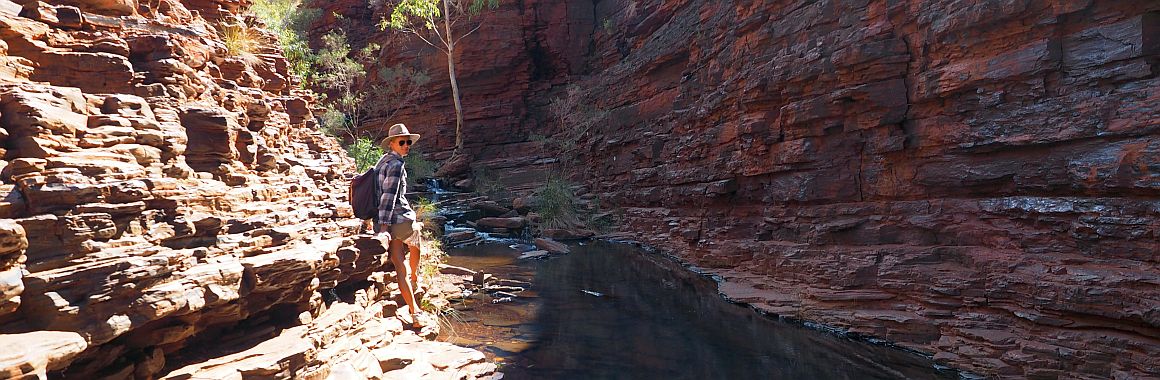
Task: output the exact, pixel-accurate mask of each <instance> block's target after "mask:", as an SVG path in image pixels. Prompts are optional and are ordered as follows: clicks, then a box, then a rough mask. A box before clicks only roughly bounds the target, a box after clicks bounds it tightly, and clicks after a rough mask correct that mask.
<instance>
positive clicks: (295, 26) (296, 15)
mask: <svg viewBox="0 0 1160 380" xmlns="http://www.w3.org/2000/svg"><path fill="white" fill-rule="evenodd" d="M250 10H251V11H253V12H254V14H255V15H257V16H258V19H259V20H262V22H263V23H265V24H266V28H267V29H268V30H270V31H271V32H273V33H274V35H275V36H277V37H278V43H279V45H281V46H282V53H283V54H284V55H285V56H286V61H287V62H288V63H289V65H290V72H291V73H293V74H294V75H295V76H296V77H298V78H300V79H301V82H300V83H301V84H302V85H307V84H309V83H310V82H311V81H312V80H313V77H314V74H315V70H314V67H313V62H314V52H313V51H312V50H311V49H310V45H309V44H308V43H307V39H306V29H307V27H308V26H309V25H310V23H311V22H313V21H314V20H315V19H317V18H318V16H319V15H321V14H322V11H321V10H319V9H315V8H307V7H303V6H302V0H255V1H254V3H253V5H252V6H250Z"/></svg>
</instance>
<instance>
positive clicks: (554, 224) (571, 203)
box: [536, 177, 583, 228]
mask: <svg viewBox="0 0 1160 380" xmlns="http://www.w3.org/2000/svg"><path fill="white" fill-rule="evenodd" d="M536 192H537V193H538V194H539V202H538V203H539V204H538V205H537V207H536V213H537V214H540V217H541V218H542V222H541V226H543V227H544V228H574V227H579V226H582V225H583V223H581V222H580V217H579V215H578V213H577V210H576V194H575V193H574V192H573V191H572V184H571V183H568V181H566V180H564V179H561V178H556V177H551V178H548V180H547V181H544V185H543V186H541V187H540V188H539V189H538V190H537V191H536Z"/></svg>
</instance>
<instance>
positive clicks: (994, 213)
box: [371, 0, 1160, 378]
mask: <svg viewBox="0 0 1160 380" xmlns="http://www.w3.org/2000/svg"><path fill="white" fill-rule="evenodd" d="M379 16H381V15H379ZM486 17H488V22H487V23H486V25H487V28H489V29H488V30H487V32H488V33H482V34H480V37H479V39H477V40H473V41H472V42H471V43H469V44H463V45H462V46H463V47H464V48H463V50H462V51H461V57H462V58H461V59H460V61H459V67H460V68H461V70H460V85H461V89H462V92H463V93H464V94H465V96H464V104H465V107H466V108H467V110H468V112H467V118H468V127H467V128H466V129H465V130H466V137H465V141H467V142H468V144H469V147H471V148H474V149H475V150H476V151H478V152H480V153H479V154H478V155H477V157H478V158H479V161H477V162H476V163H475V164H474V165H475V166H476V167H477V169H478V168H479V167H481V166H482V167H487V168H492V169H498V170H499V171H505V169H504V168H508V167H515V168H518V170H519V171H521V172H526V171H527V166H526V165H531V164H540V163H543V162H546V161H544V160H546V159H551V158H553V157H554V156H556V155H557V154H556V152H555V151H554V149H561V148H562V149H563V152H562V154H560V155H559V156H560V157H561V159H562V162H561V164H566V165H564V167H565V168H572V169H573V170H574V171H575V172H576V174H577V177H576V178H580V179H582V180H584V181H585V182H586V183H587V184H588V185H590V188H591V189H592V191H593V192H594V193H596V194H600V196H601V200H602V201H603V202H604V204H605V205H608V204H612V205H616V206H620V207H622V210H623V215H621V216H620V221H621V223H622V226H623V228H624V229H625V230H627V231H632V232H635V233H637V234H639V236H638V238H639V239H642V240H645V241H648V242H650V243H653V244H656V245H659V246H664V247H668V248H670V249H672V250H673V251H674V252H675V253H676V254H677V255H678V256H680V257H682V258H684V259H686V260H688V261H689V262H690V263H691V264H692V265H696V266H699V267H702V268H706V269H707V270H708V271H709V272H712V273H715V274H718V275H720V276H721V277H722V278H724V279H725V282H724V283H723V284H722V285H721V290H722V292H723V293H724V294H725V295H726V296H728V297H730V298H732V299H735V300H740V301H744V302H748V303H750V304H752V305H753V306H755V307H757V308H759V309H763V310H766V311H770V312H773V313H776V314H778V315H782V316H787V317H791V318H797V319H803V320H810V321H816V322H821V323H824V324H827V325H831V326H835V327H838V328H841V329H844V330H847V331H849V332H852V333H856V334H862V335H866V336H871V337H876V338H882V339H886V340H889V341H892V342H896V343H898V344H900V345H902V346H905V347H909V348H913V349H917V350H920V351H924V352H929V353H932V354H934V355H935V358H936V359H938V360H939V361H940V362H942V363H947V364H950V365H952V366H955V367H959V368H963V369H966V370H970V371H974V372H978V373H982V374H987V375H995V376H1000V377H1014V378H1017V377H1029V378H1147V377H1157V376H1160V361H1158V359H1157V355H1156V353H1157V352H1160V313H1158V312H1157V310H1160V297H1158V294H1160V293H1158V292H1157V289H1158V285H1160V270H1158V268H1157V264H1158V261H1157V258H1156V255H1155V253H1156V252H1157V251H1160V222H1158V221H1160V202H1158V201H1156V199H1157V198H1158V197H1160V122H1158V121H1160V106H1158V105H1160V38H1158V36H1160V3H1156V2H1154V1H1116V2H1097V1H1084V0H1074V1H1027V2H961V1H909V2H907V1H854V2H832V1H821V2H816V1H788V2H786V1H782V2H774V1H756V2H740V1H725V2H720V1H700V0H681V1H660V0H633V1H629V0H618V1H601V2H597V3H595V5H589V4H587V3H585V4H578V3H576V2H564V1H533V0H527V1H518V2H515V3H509V4H506V5H505V6H504V7H503V8H502V9H501V10H500V11H498V12H494V13H490V14H488V15H487V16H486ZM371 19H372V20H373V16H372V17H371ZM415 51H416V50H415V49H399V50H398V52H397V56H399V57H404V58H406V57H411V56H413V54H414V53H415ZM417 59H418V60H420V61H422V60H424V59H425V60H427V61H428V62H431V63H433V64H432V65H430V66H428V67H432V68H439V67H440V64H442V63H441V62H442V61H441V58H440V57H439V55H438V54H432V55H420V56H419V58H417ZM569 83H571V84H575V85H578V86H579V89H580V90H581V91H580V92H579V96H580V97H581V101H579V102H577V104H581V105H592V107H583V106H573V107H571V108H569V109H571V110H573V111H574V112H576V113H577V114H575V115H572V116H573V118H572V119H571V120H586V119H595V122H590V123H578V122H575V121H573V122H570V123H567V124H564V125H561V124H559V121H560V120H561V119H563V118H560V117H558V116H559V115H556V114H554V113H553V112H551V111H552V109H551V107H549V106H548V104H549V103H551V102H552V101H553V99H555V101H556V103H560V102H562V101H564V100H566V99H567V98H568V95H567V94H566V91H565V88H566V84H569ZM448 92H449V91H439V92H435V93H432V94H431V95H430V97H429V99H426V100H424V101H421V102H420V103H421V104H426V105H428V106H429V107H425V108H423V109H420V110H416V111H412V113H413V115H410V117H411V118H412V119H413V120H415V121H416V122H414V123H409V124H413V125H414V128H413V129H415V130H417V131H419V133H428V134H430V133H435V134H436V135H441V136H451V135H452V132H451V131H452V130H453V128H454V122H453V116H452V113H451V111H450V108H449V106H446V107H445V106H444V105H448V104H450V103H449V102H448V96H449V94H448ZM577 125H580V126H581V127H582V128H581V129H577ZM529 135H538V136H539V137H547V138H546V139H544V138H537V136H529ZM523 136H527V137H523ZM545 140H546V142H545ZM435 141H436V142H439V143H441V145H442V146H444V147H447V146H448V144H446V141H445V140H435ZM428 142H429V143H430V142H431V141H428ZM543 146H547V147H548V149H542V147H543ZM572 158H575V159H574V160H573V159H572ZM513 163H514V164H513ZM506 178H507V179H512V180H514V181H519V180H520V179H521V178H519V176H518V175H509V176H507V177H506Z"/></svg>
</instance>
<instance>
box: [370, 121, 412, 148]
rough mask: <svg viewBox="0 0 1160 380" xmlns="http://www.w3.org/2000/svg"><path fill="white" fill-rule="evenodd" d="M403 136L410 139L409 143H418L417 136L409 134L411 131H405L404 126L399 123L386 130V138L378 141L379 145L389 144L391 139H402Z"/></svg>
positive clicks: (405, 127)
mask: <svg viewBox="0 0 1160 380" xmlns="http://www.w3.org/2000/svg"><path fill="white" fill-rule="evenodd" d="M404 136H406V137H410V138H411V143H415V142H416V141H419V134H417V133H411V131H409V130H407V126H406V125H403V123H399V124H395V125H392V126H391V129H388V130H387V136H386V137H383V138H382V139H381V140H379V144H380V145H381V144H387V143H390V142H391V139H393V138H396V137H404Z"/></svg>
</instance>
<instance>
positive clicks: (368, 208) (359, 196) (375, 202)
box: [349, 156, 385, 220]
mask: <svg viewBox="0 0 1160 380" xmlns="http://www.w3.org/2000/svg"><path fill="white" fill-rule="evenodd" d="M384 157H385V156H384ZM382 164H383V159H382V158H379V162H376V163H375V165H374V166H371V167H370V169H367V171H366V172H363V173H362V174H359V175H356V176H354V178H353V179H351V180H350V194H349V196H350V207H351V208H352V209H354V217H356V218H359V219H362V220H367V219H374V217H376V216H378V215H379V198H382V194H383V191H382V189H379V186H381V185H380V184H379V166H380V165H382Z"/></svg>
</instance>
